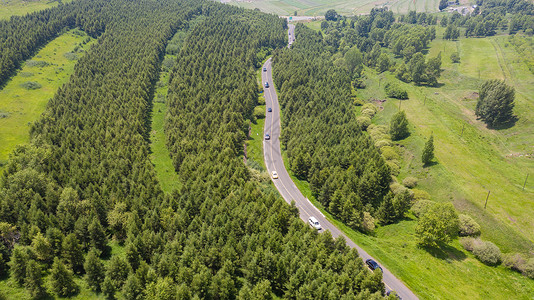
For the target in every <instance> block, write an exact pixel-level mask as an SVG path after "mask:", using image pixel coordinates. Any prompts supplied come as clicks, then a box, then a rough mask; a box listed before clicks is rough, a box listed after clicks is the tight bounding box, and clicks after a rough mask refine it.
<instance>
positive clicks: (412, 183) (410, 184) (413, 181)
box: [402, 176, 417, 189]
mask: <svg viewBox="0 0 534 300" xmlns="http://www.w3.org/2000/svg"><path fill="white" fill-rule="evenodd" d="M402 184H403V185H404V186H405V187H407V188H410V189H413V188H414V187H416V186H417V178H415V177H411V176H408V177H406V178H404V179H403V180H402Z"/></svg>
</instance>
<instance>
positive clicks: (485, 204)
mask: <svg viewBox="0 0 534 300" xmlns="http://www.w3.org/2000/svg"><path fill="white" fill-rule="evenodd" d="M490 193H491V191H490V190H488V196H487V197H486V203H484V209H486V206H487V205H488V199H489V195H490Z"/></svg>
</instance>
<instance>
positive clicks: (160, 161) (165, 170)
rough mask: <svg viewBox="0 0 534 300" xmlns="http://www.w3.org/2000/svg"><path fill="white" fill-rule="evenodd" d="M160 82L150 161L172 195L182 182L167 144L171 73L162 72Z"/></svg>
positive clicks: (153, 111) (151, 134)
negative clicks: (167, 115)
mask: <svg viewBox="0 0 534 300" xmlns="http://www.w3.org/2000/svg"><path fill="white" fill-rule="evenodd" d="M165 58H167V59H168V58H172V59H173V60H175V59H176V56H172V55H166V56H165ZM159 81H160V83H158V87H157V89H156V96H155V98H154V100H153V107H152V131H151V132H150V150H151V151H152V153H151V154H150V160H151V161H152V163H153V164H154V168H155V170H156V174H157V177H158V180H159V182H160V184H161V188H162V189H163V191H164V192H166V193H170V192H172V191H173V190H174V189H177V188H178V187H179V183H180V181H179V179H178V174H176V172H175V170H174V164H173V162H172V159H171V156H170V153H169V150H168V149H167V145H166V144H165V142H166V136H165V131H164V128H165V127H164V126H165V114H166V113H167V104H166V96H167V90H168V88H169V87H168V81H169V72H166V71H162V72H161V73H160V79H159Z"/></svg>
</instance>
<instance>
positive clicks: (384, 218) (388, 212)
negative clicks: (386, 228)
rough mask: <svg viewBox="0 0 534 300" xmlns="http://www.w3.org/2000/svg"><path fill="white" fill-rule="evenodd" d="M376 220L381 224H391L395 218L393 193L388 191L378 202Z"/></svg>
mask: <svg viewBox="0 0 534 300" xmlns="http://www.w3.org/2000/svg"><path fill="white" fill-rule="evenodd" d="M377 217H378V220H380V223H382V224H391V223H393V222H394V221H395V219H396V212H395V207H394V206H393V194H392V193H391V192H390V193H388V194H387V195H386V196H385V197H384V200H383V201H382V204H380V207H379V208H378V213H377Z"/></svg>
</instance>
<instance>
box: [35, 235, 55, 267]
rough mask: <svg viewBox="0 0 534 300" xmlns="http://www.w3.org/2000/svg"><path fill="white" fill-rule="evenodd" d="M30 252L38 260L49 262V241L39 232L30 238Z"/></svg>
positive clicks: (51, 253) (50, 253)
mask: <svg viewBox="0 0 534 300" xmlns="http://www.w3.org/2000/svg"><path fill="white" fill-rule="evenodd" d="M31 247H32V252H33V253H34V254H35V258H36V259H37V260H39V261H40V262H43V263H45V264H49V263H51V262H52V258H53V251H52V246H51V245H50V242H49V241H48V239H47V238H46V237H44V236H43V235H42V234H41V233H40V232H39V233H38V234H37V235H36V236H35V237H34V238H33V240H32V244H31Z"/></svg>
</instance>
